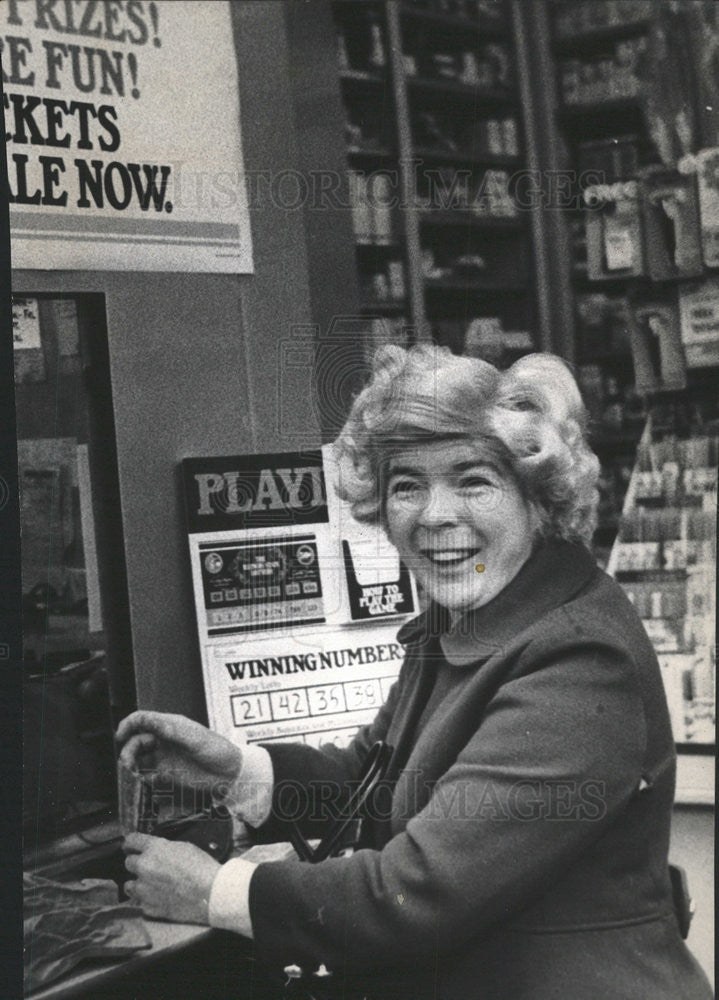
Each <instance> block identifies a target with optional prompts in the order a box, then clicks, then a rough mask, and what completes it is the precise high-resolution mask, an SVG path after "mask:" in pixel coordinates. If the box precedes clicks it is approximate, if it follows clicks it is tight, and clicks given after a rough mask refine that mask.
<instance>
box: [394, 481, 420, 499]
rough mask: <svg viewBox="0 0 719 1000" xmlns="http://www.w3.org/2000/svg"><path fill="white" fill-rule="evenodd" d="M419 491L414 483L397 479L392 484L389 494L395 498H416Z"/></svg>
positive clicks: (417, 484)
mask: <svg viewBox="0 0 719 1000" xmlns="http://www.w3.org/2000/svg"><path fill="white" fill-rule="evenodd" d="M420 489H421V487H420V485H419V483H416V482H414V481H413V480H412V479H399V480H397V482H396V483H393V484H392V486H391V489H390V493H391V494H392V496H396V497H411V496H416V495H417V494H418V493H419V491H420Z"/></svg>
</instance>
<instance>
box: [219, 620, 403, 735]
mask: <svg viewBox="0 0 719 1000" xmlns="http://www.w3.org/2000/svg"><path fill="white" fill-rule="evenodd" d="M399 625H400V622H397V621H395V622H393V624H392V627H391V628H388V627H387V625H385V626H384V627H383V628H381V629H373V628H367V627H366V626H355V627H353V628H338V629H331V630H323V631H321V632H317V631H310V630H298V631H297V633H296V634H295V635H285V636H282V637H272V638H269V639H268V638H262V639H255V640H251V641H248V642H246V643H242V644H232V645H217V646H213V647H212V649H211V655H210V657H209V663H208V667H209V674H210V679H211V683H210V691H211V696H212V698H213V703H212V704H211V705H209V706H208V707H209V708H210V711H211V713H212V719H213V728H215V729H218V730H219V731H220V732H222V733H224V734H228V733H233V734H235V738H237V734H239V733H241V734H242V736H243V738H244V740H246V741H247V742H254V741H256V740H262V741H263V742H267V741H271V740H285V739H291V740H298V741H300V742H305V743H309V744H311V745H314V746H316V745H318V744H319V743H330V742H335V743H338V744H343V743H346V742H347V741H349V740H350V739H351V738H352V736H353V735H354V733H355V732H356V731H357V728H358V726H361V725H364V724H365V723H367V722H371V721H372V719H373V718H374V716H375V715H376V714H377V710H378V709H379V707H380V706H381V705H382V703H383V701H384V700H385V699H386V697H387V695H388V693H389V689H390V687H391V686H392V684H393V683H394V680H395V678H396V676H397V674H398V673H399V668H400V666H401V664H402V659H403V657H404V647H403V646H401V645H400V644H399V643H398V642H397V639H396V632H397V630H398V629H399Z"/></svg>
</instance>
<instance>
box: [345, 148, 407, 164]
mask: <svg viewBox="0 0 719 1000" xmlns="http://www.w3.org/2000/svg"><path fill="white" fill-rule="evenodd" d="M347 156H348V157H349V158H350V159H355V160H381V161H387V160H393V159H396V158H397V154H396V153H393V152H392V151H391V150H389V149H384V148H383V147H381V146H348V147H347Z"/></svg>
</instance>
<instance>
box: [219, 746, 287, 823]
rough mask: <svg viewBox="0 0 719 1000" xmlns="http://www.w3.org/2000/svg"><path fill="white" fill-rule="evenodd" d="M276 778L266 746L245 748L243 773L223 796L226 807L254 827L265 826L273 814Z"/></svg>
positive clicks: (243, 752) (243, 751)
mask: <svg viewBox="0 0 719 1000" xmlns="http://www.w3.org/2000/svg"><path fill="white" fill-rule="evenodd" d="M274 781H275V775H274V771H273V768H272V758H271V757H270V755H269V754H268V752H267V751H266V750H265V748H264V747H259V746H256V745H255V744H254V743H250V744H248V745H247V746H244V747H243V748H242V770H241V771H240V773H239V775H238V776H237V778H235V780H234V781H233V782H232V784H231V785H230V787H229V788H228V789H227V792H226V793H225V795H224V796H223V800H222V802H223V805H225V806H227V808H228V809H229V810H230V812H232V813H234V815H235V816H237V817H238V818H239V819H241V820H243V822H245V823H249V825H250V826H255V827H256V826H262V824H263V823H264V822H265V820H266V819H268V817H269V815H270V812H271V811H272V788H273V786H274Z"/></svg>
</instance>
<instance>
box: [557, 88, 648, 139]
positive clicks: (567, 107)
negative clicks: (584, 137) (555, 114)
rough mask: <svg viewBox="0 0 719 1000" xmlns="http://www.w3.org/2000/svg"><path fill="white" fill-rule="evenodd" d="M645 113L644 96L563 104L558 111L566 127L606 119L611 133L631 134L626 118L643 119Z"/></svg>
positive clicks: (630, 123)
mask: <svg viewBox="0 0 719 1000" xmlns="http://www.w3.org/2000/svg"><path fill="white" fill-rule="evenodd" d="M645 113H646V96H645V95H644V94H634V95H629V96H627V97H612V98H607V99H606V100H602V101H594V102H592V103H590V102H587V103H586V104H585V103H582V104H563V105H562V106H561V108H560V109H559V120H560V121H561V122H562V123H563V124H566V125H577V124H594V123H596V121H598V120H601V119H608V120H610V121H611V125H612V127H613V131H616V132H617V133H619V132H622V133H624V132H631V131H632V128H633V125H632V122H631V121H627V120H626V119H627V116H633V117H634V119H636V118H637V117H642V118H644V116H645ZM618 123H619V124H618Z"/></svg>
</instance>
